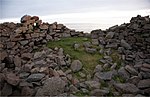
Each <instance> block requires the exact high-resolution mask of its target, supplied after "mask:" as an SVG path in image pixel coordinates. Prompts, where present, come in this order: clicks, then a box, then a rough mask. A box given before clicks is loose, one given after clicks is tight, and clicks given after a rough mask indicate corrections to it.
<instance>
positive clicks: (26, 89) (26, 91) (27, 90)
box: [21, 86, 34, 96]
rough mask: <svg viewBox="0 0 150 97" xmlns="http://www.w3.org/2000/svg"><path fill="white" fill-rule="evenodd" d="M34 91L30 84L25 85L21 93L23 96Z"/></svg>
mask: <svg viewBox="0 0 150 97" xmlns="http://www.w3.org/2000/svg"><path fill="white" fill-rule="evenodd" d="M33 93H34V91H33V89H31V88H30V87H28V86H26V87H23V88H22V90H21V95H22V96H32V95H33Z"/></svg>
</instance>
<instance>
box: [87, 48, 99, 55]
mask: <svg viewBox="0 0 150 97" xmlns="http://www.w3.org/2000/svg"><path fill="white" fill-rule="evenodd" d="M85 50H86V52H87V53H91V54H93V53H96V51H97V50H96V49H95V48H86V49H85Z"/></svg>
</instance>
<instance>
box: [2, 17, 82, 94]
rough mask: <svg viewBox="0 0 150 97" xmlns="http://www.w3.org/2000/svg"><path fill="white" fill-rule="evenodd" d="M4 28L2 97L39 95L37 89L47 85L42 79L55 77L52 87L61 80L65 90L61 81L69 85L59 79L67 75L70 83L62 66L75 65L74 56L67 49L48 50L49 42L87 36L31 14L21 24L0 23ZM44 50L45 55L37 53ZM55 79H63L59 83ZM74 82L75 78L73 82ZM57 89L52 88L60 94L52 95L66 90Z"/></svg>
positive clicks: (22, 19) (23, 18)
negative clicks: (72, 61) (3, 96)
mask: <svg viewBox="0 0 150 97" xmlns="http://www.w3.org/2000/svg"><path fill="white" fill-rule="evenodd" d="M0 29H1V31H0V34H1V41H0V63H1V64H0V71H1V73H0V79H1V80H0V83H1V84H0V94H1V95H14V96H16V95H18V96H19V95H23V96H31V95H35V93H36V91H37V89H38V88H39V87H40V86H41V85H43V84H42V82H43V81H42V80H46V79H48V78H51V77H54V81H53V80H52V82H50V83H51V84H50V85H53V86H55V83H56V85H57V84H59V80H60V85H62V86H63V87H62V88H65V86H66V85H63V84H61V82H63V83H64V84H66V83H65V82H64V81H62V80H61V79H60V78H55V77H59V76H62V77H64V76H65V78H64V80H67V77H66V75H67V73H66V74H65V73H64V72H63V71H62V67H63V68H65V66H70V65H71V60H70V57H69V56H67V55H64V54H63V49H58V48H56V50H55V51H53V50H51V49H48V48H46V49H43V46H44V44H46V43H47V42H48V41H58V40H60V38H63V37H65V38H66V37H79V36H83V35H84V34H83V32H76V31H75V30H71V29H68V28H67V27H66V26H64V25H63V24H57V23H56V22H55V23H53V24H48V23H42V20H39V17H37V16H33V17H31V16H29V15H25V16H23V17H22V18H21V23H17V24H15V23H3V24H0ZM40 48H41V52H36V51H37V50H40ZM76 64H78V63H76ZM79 65H80V64H79ZM80 69H81V68H80ZM73 70H74V69H73ZM75 70H76V69H75ZM69 72H71V71H69ZM69 72H68V73H69ZM70 77H71V76H70ZM55 79H59V80H58V83H57V80H55ZM72 80H73V78H72V77H71V78H70V81H72ZM73 82H74V81H73ZM47 88H51V87H47ZM54 88H55V87H53V88H52V89H53V90H54V91H56V92H54V91H52V92H50V93H49V94H48V95H59V94H60V93H62V92H63V90H64V89H62V88H61V89H62V90H60V87H59V86H58V89H57V87H56V90H55V89H54ZM59 90H60V91H59ZM65 90H66V89H65ZM67 91H69V90H67ZM46 92H48V91H46ZM38 95H40V94H39V93H38ZM45 95H47V94H45Z"/></svg>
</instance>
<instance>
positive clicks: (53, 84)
mask: <svg viewBox="0 0 150 97" xmlns="http://www.w3.org/2000/svg"><path fill="white" fill-rule="evenodd" d="M65 86H66V83H65V82H64V81H63V80H62V79H61V78H59V77H52V78H49V79H47V80H46V81H45V83H44V86H43V87H42V88H40V89H38V91H37V93H36V96H57V95H60V94H62V93H64V91H65Z"/></svg>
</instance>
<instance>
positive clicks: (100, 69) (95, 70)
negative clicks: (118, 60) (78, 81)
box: [94, 65, 103, 72]
mask: <svg viewBox="0 0 150 97" xmlns="http://www.w3.org/2000/svg"><path fill="white" fill-rule="evenodd" d="M102 70H103V68H102V65H97V66H96V67H95V69H94V72H101V71H102Z"/></svg>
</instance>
